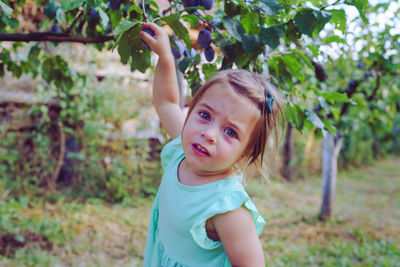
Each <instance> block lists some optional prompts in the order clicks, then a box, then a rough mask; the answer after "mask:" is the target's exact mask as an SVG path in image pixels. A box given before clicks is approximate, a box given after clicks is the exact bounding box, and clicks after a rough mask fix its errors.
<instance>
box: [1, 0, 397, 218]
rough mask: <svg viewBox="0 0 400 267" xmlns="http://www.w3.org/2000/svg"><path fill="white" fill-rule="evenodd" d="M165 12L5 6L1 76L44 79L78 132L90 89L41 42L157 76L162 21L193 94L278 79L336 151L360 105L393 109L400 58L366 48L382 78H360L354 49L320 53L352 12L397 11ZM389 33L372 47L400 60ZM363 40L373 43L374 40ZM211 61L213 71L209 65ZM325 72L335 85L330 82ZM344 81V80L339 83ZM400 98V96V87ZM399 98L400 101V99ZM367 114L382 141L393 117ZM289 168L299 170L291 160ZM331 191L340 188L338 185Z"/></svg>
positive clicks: (222, 6)
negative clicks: (229, 77) (207, 82)
mask: <svg viewBox="0 0 400 267" xmlns="http://www.w3.org/2000/svg"><path fill="white" fill-rule="evenodd" d="M29 3H31V4H35V5H36V6H38V7H39V9H38V10H39V13H40V14H39V15H37V16H35V18H34V19H33V20H30V23H29V27H27V26H26V23H25V22H26V21H27V20H29V18H28V17H27V16H26V14H27V13H26V12H25V11H24V8H26V6H27V4H29ZM165 3H166V2H161V1H124V0H122V1H121V0H113V1H111V0H110V1H102V0H88V1H84V0H72V1H70V0H68V1H67V0H62V1H41V0H36V1H18V0H15V1H8V2H5V1H0V8H1V9H2V11H3V12H2V13H0V31H1V34H0V41H10V42H13V43H12V44H13V45H12V48H11V50H9V49H5V48H3V49H2V51H1V52H0V76H3V75H4V74H5V72H6V71H8V72H11V73H12V74H13V75H14V76H15V77H20V76H21V74H22V73H24V74H28V75H31V76H32V77H37V76H40V77H42V78H43V79H44V80H45V81H46V82H47V83H48V84H49V85H51V86H54V87H55V88H56V91H55V92H56V98H57V99H58V100H59V101H61V102H63V103H64V104H63V105H62V107H61V111H60V110H59V112H58V113H57V116H54V117H53V118H52V120H51V122H52V123H53V124H54V125H58V128H61V129H63V131H67V132H68V131H69V132H71V128H72V127H74V126H73V125H77V124H78V125H79V124H82V123H83V121H84V118H82V117H80V116H79V114H80V112H81V111H79V110H77V109H76V105H75V104H73V103H74V102H73V99H75V100H76V98H77V92H76V91H74V87H75V86H76V84H77V83H81V82H84V81H85V79H86V78H87V77H86V74H85V73H75V72H74V71H72V70H71V69H70V68H69V66H68V60H66V59H64V58H63V57H62V56H60V55H57V56H53V55H51V54H48V53H47V52H46V51H45V49H43V47H41V46H40V45H38V44H37V42H44V41H46V42H47V41H48V42H52V43H53V44H54V45H57V43H60V42H79V43H83V44H86V45H93V46H95V47H96V48H97V49H107V50H112V49H116V50H117V51H118V53H119V55H120V59H121V62H122V63H123V64H129V65H130V67H131V70H132V71H134V70H138V71H140V72H145V71H146V70H148V69H151V60H150V59H151V53H150V51H149V49H147V48H146V46H145V45H144V44H143V43H142V42H141V40H140V37H139V32H140V31H141V30H142V29H141V26H142V24H143V23H144V22H145V21H153V22H155V23H158V24H159V25H162V26H167V27H169V28H170V29H171V30H172V32H173V33H174V35H173V36H171V49H172V50H173V51H174V55H175V57H176V58H178V59H179V65H178V69H179V70H180V71H181V72H182V73H183V76H184V78H185V79H186V80H187V81H188V84H189V87H190V88H191V91H192V93H194V92H195V91H196V89H197V88H199V86H200V85H201V83H202V82H203V77H205V78H208V77H210V76H211V75H212V74H213V73H215V72H216V71H217V70H219V69H226V68H232V67H239V68H245V69H248V70H250V71H252V72H257V73H263V74H269V75H270V77H271V82H272V83H274V84H275V85H276V86H278V87H280V88H282V89H283V91H284V94H285V96H286V97H287V100H288V108H287V118H288V121H289V122H290V123H291V124H292V125H293V126H294V127H295V128H296V129H298V130H299V131H302V129H304V128H308V129H312V128H314V127H315V128H316V129H317V135H319V136H322V135H323V136H325V140H331V139H332V140H334V139H335V138H336V139H337V141H336V142H335V143H336V144H340V143H341V141H340V140H341V139H340V138H341V136H342V135H343V134H346V131H347V129H349V128H346V127H345V125H349V124H353V125H354V123H355V122H356V121H357V116H355V115H354V113H350V112H356V111H353V110H354V109H353V105H354V104H357V105H354V106H355V107H356V108H358V107H359V108H361V107H364V108H365V107H367V105H364V104H363V103H364V102H365V101H371V100H372V99H371V100H368V99H369V98H371V97H373V99H375V101H377V102H378V103H382V104H379V108H380V109H382V111H386V109H387V107H388V105H389V106H390V104H383V103H384V101H386V100H384V99H383V95H384V94H381V93H380V91H381V90H380V89H379V88H381V87H382V85H381V83H382V81H383V80H386V79H390V80H391V81H393V79H394V78H395V76H396V75H397V73H396V70H397V65H396V64H398V63H397V61H396V60H397V57H396V55H394V54H392V55H391V59H390V57H389V58H387V59H386V58H385V57H383V59H382V57H381V55H382V54H380V51H381V50H377V49H375V52H371V51H370V50H368V49H367V48H365V49H367V50H365V52H367V53H369V55H368V59H365V60H363V64H365V66H368V67H367V68H369V69H368V72H365V73H369V74H368V75H370V76H371V75H372V76H373V77H370V76H368V77H366V78H365V77H364V76H362V77H358V76H357V77H350V76H348V74H350V73H351V71H349V70H348V68H351V67H354V66H355V65H354V64H355V63H356V62H357V60H355V59H354V58H353V55H351V53H350V52H349V48H348V47H346V46H343V47H342V48H341V49H342V50H341V52H339V53H344V52H345V53H349V54H348V55H342V56H341V57H339V58H334V57H330V56H329V55H326V54H325V52H324V51H322V50H321V49H320V48H321V47H322V46H324V45H332V46H333V45H335V44H341V43H346V42H347V40H346V38H347V35H348V34H349V33H348V31H347V24H348V19H347V18H346V15H345V10H344V8H345V7H352V8H355V9H356V10H357V12H358V14H359V16H360V18H361V19H362V23H363V24H362V25H366V24H367V23H368V18H367V15H366V14H367V13H370V12H371V13H374V12H376V11H377V10H378V9H379V8H383V9H385V8H386V9H387V8H388V6H389V4H382V5H379V7H378V6H376V7H373V8H372V7H370V5H369V4H368V2H367V1H365V0H353V1H347V0H343V1H341V0H338V1H327V0H323V1H316V0H312V1H305V0H297V1H276V0H259V1H256V0H254V1H242V0H230V1H215V2H213V1H170V2H169V3H167V6H166V8H162V10H161V9H160V8H159V7H160V6H162V5H164V4H165ZM211 7H212V8H211ZM374 8H375V9H374ZM327 24H329V25H332V27H333V28H334V29H335V30H331V31H330V32H329V34H328V35H327V36H321V34H320V33H321V31H322V30H323V29H324V28H325V26H326V25H327ZM332 27H331V28H332ZM28 28H29V29H28ZM195 28H196V29H198V30H199V31H200V33H199V36H198V38H197V43H196V42H195V48H196V50H193V49H192V48H193V42H192V40H191V39H190V36H189V30H190V29H195ZM388 33H390V30H389V29H387V32H386V33H385V34H383V35H382V36H381V37H376V38H378V39H376V38H375V39H374V38H372V36H371V38H370V39H371V43H370V44H371V47H372V46H373V44H374V43H375V44H376V42H375V41H376V40H379V41H382V43H381V45H382V46H383V47H384V48H385V49H388V48H387V42H389V41H390V40H391V41H394V42H393V43H394V44H393V47H392V48H390V50H393V49H397V50H398V47H397V48H396V47H395V45H396V41H398V36H396V37H388V36H387V35H388ZM359 38H369V37H368V36H367V35H365V36H361V37H359ZM388 38H392V39H390V40H389V39H388ZM113 40H114V42H113ZM32 42H33V43H32ZM25 47H29V53H28V54H27V55H25V56H22V57H19V58H18V59H17V58H15V57H13V55H17V54H19V51H20V50H21V48H25ZM377 48H378V47H377ZM379 48H380V49H381V48H382V47H379ZM204 60H206V61H207V62H208V63H204ZM349 61H352V62H354V64H347V63H348V62H349ZM364 61H365V62H364ZM343 62H346V63H343ZM357 64H358V62H357ZM38 66H40V67H39V68H38ZM335 66H336V67H335ZM324 68H325V73H326V75H327V77H325V78H322V77H321V75H322V73H323V69H324ZM346 68H347V69H346ZM388 68H389V69H391V70H392V72H391V73H392V74H390V75H391V76H385V77H386V78H381V77H382V73H383V71H385V74H384V75H386V70H387V69H388ZM352 70H355V69H354V68H353V69H352ZM379 73H380V75H379ZM337 75H339V77H341V78H340V79H339V80H338V78H337ZM340 75H341V76H340ZM363 75H364V74H363ZM374 78H375V79H374ZM325 80H326V81H325ZM364 81H368V83H370V82H372V83H374V84H375V87H374V88H376V87H378V89H376V90H374V89H372V91H371V89H367V88H365V90H364V91H366V94H365V95H366V98H365V99H364V100H363V101H364V102H363V101H362V100H359V98H358V95H359V93H358V92H359V91H358V90H360V89H358V88H362V87H360V84H367V83H366V82H364ZM374 81H376V82H374ZM368 90H369V91H368ZM389 90H390V89H389ZM392 90H393V92H394V93H393V95H396V93H397V91H398V87H396V88H394V89H392ZM356 92H357V93H356ZM360 92H362V91H360ZM355 97H356V98H355ZM353 98H355V99H353ZM392 98H393V100H394V101H398V99H397V98H396V96H393V97H392ZM350 107H351V108H350ZM393 107H395V108H398V105H394V106H393V105H392V106H391V108H390V109H392V108H393ZM367 109H368V110H369V113H368V116H371V117H370V118H371V122H370V124H369V127H370V129H374V131H375V132H374V136H376V138H379V136H380V135H381V133H380V131H379V129H378V128H379V127H377V126H378V124H376V123H375V122H373V121H374V119H375V116H378V117H379V116H381V117H382V116H384V115H382V114H383V113H384V112H382V113H380V112H379V113H378V111H377V110H375V109H374V110H370V107H369V105H368V107H367ZM347 115H348V116H347ZM326 147H332V145H329V146H326ZM339 151H340V146H339V147H338V146H337V147H336V152H335V149H333V150H330V151H329V152H327V153H326V155H328V156H329V157H331V158H332V159H331V160H324V162H325V161H326V162H329V164H328V165H330V167H329V168H328V169H329V170H331V171H332V172H331V177H335V176H336V174H335V169H336V168H335V165H334V164H335V163H336V162H337V159H336V156H335V155H336V154H338V152H339ZM286 162H287V163H288V164H289V162H290V160H286ZM326 166H327V165H326ZM329 172H330V171H329ZM324 173H328V171H325V172H324ZM54 179H56V178H54ZM328 181H332V180H329V179H328ZM51 183H53V184H54V181H53V182H51V181H48V185H50V184H51ZM328 183H329V182H328ZM331 184H333V185H334V181H333V183H332V182H331ZM330 188H334V186H331V187H330ZM328 191H329V192H331V195H330V197H329V198H328V199H331V198H332V196H333V194H334V190H332V189H331V190H328ZM324 199H325V197H324ZM330 203H331V202H330ZM321 214H323V213H321ZM324 214H325V213H324ZM326 214H327V215H321V216H320V217H321V218H325V217H326V216H329V212H328V213H326Z"/></svg>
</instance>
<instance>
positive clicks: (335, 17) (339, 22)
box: [329, 9, 347, 33]
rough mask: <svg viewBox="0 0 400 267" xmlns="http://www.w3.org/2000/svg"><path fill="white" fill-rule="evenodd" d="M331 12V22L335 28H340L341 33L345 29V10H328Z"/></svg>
mask: <svg viewBox="0 0 400 267" xmlns="http://www.w3.org/2000/svg"><path fill="white" fill-rule="evenodd" d="M329 12H330V13H331V14H332V19H331V22H332V23H334V24H335V28H336V29H338V30H340V31H341V32H342V33H344V32H345V31H346V22H347V21H346V12H345V11H344V10H342V9H332V10H329Z"/></svg>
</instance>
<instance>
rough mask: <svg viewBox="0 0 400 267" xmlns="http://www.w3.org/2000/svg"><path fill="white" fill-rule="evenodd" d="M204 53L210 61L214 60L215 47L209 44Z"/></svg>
mask: <svg viewBox="0 0 400 267" xmlns="http://www.w3.org/2000/svg"><path fill="white" fill-rule="evenodd" d="M204 55H205V56H206V60H207V61H208V62H211V61H213V59H214V55H215V51H214V49H213V48H212V47H211V45H209V46H208V47H207V48H206V49H205V50H204Z"/></svg>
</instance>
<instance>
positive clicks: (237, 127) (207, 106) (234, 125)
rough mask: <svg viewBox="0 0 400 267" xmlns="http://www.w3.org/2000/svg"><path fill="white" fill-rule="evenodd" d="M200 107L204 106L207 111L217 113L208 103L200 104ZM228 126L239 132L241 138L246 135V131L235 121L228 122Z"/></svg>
mask: <svg viewBox="0 0 400 267" xmlns="http://www.w3.org/2000/svg"><path fill="white" fill-rule="evenodd" d="M199 106H204V107H205V108H206V109H209V110H211V111H213V112H216V110H215V109H214V108H212V107H211V106H210V105H208V104H206V103H199ZM228 124H229V125H230V126H231V127H232V128H234V130H235V131H237V132H238V135H239V137H240V136H242V135H243V134H244V131H243V130H242V129H241V128H240V127H239V126H238V124H237V123H235V122H234V121H230V120H228Z"/></svg>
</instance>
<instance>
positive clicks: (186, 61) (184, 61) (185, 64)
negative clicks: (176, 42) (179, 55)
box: [178, 57, 193, 73]
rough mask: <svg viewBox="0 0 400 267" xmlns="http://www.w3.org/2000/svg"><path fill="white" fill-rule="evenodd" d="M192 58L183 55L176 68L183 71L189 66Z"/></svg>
mask: <svg viewBox="0 0 400 267" xmlns="http://www.w3.org/2000/svg"><path fill="white" fill-rule="evenodd" d="M192 60H193V59H192V58H189V57H184V58H183V59H182V60H180V62H179V65H178V69H179V71H180V72H182V73H185V72H186V69H187V68H188V67H189V64H190V62H191V61H192Z"/></svg>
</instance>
